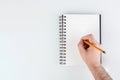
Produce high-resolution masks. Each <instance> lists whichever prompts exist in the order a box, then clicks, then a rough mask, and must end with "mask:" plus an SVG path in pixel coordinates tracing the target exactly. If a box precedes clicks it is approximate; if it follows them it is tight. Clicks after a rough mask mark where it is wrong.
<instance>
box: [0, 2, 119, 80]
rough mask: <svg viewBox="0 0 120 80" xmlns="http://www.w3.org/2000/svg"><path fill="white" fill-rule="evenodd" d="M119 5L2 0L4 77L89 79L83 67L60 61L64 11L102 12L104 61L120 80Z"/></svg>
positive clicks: (0, 63)
mask: <svg viewBox="0 0 120 80" xmlns="http://www.w3.org/2000/svg"><path fill="white" fill-rule="evenodd" d="M119 7H120V1H119V0H1V1H0V80H83V79H85V78H84V76H85V74H84V72H83V75H79V72H80V69H79V67H74V66H73V67H60V66H58V65H57V63H58V55H59V54H58V53H59V48H58V46H59V45H58V44H59V41H58V37H59V36H58V35H59V34H58V16H59V15H60V14H62V13H101V14H102V43H103V44H102V46H103V48H104V49H105V50H106V51H107V54H106V55H103V65H104V67H105V69H106V70H107V71H108V72H109V74H110V75H111V76H112V77H113V79H114V80H120V62H119V60H120V53H119V52H120V47H119V45H120V36H119V34H120V9H119ZM82 76H83V77H82ZM86 77H88V76H86ZM86 79H88V80H89V77H88V78H86Z"/></svg>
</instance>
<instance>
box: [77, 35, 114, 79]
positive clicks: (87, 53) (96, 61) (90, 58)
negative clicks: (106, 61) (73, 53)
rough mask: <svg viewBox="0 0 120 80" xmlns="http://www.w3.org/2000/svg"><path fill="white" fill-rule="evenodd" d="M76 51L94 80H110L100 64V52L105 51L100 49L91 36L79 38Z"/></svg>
mask: <svg viewBox="0 0 120 80" xmlns="http://www.w3.org/2000/svg"><path fill="white" fill-rule="evenodd" d="M78 49H79V52H80V54H81V56H82V58H83V60H84V62H85V63H86V64H87V66H88V68H89V69H90V71H91V72H92V74H93V76H94V78H95V80H112V78H111V77H110V76H109V75H108V73H107V72H106V71H105V69H104V68H103V67H102V65H101V63H100V52H103V53H105V51H103V50H102V49H101V46H100V44H99V43H98V42H97V41H96V40H95V38H94V36H93V35H92V34H89V35H86V36H84V37H82V38H81V40H80V42H79V44H78Z"/></svg>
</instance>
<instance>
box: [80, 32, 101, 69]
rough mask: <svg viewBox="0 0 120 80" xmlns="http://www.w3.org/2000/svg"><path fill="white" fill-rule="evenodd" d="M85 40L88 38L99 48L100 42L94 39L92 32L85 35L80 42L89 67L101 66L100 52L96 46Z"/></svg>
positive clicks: (84, 58)
mask: <svg viewBox="0 0 120 80" xmlns="http://www.w3.org/2000/svg"><path fill="white" fill-rule="evenodd" d="M83 40H88V41H89V42H90V43H92V44H94V45H95V46H96V47H99V48H100V44H99V43H98V42H97V41H96V40H95V39H94V36H93V35H92V34H89V35H86V36H83V37H82V38H81V40H80V42H79V44H78V48H79V52H80V54H81V56H82V58H83V60H84V61H85V63H86V64H87V65H88V67H89V68H91V67H92V68H94V67H98V66H100V52H99V51H98V50H96V49H95V48H93V47H91V46H88V45H87V44H85V43H83ZM86 45H87V46H86Z"/></svg>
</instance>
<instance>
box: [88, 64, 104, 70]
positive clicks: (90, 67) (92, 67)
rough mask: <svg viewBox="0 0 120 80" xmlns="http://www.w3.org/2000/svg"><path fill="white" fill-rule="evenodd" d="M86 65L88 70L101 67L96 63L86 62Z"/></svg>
mask: <svg viewBox="0 0 120 80" xmlns="http://www.w3.org/2000/svg"><path fill="white" fill-rule="evenodd" d="M87 65H88V68H89V69H90V70H93V69H96V68H100V67H102V66H101V64H96V65H92V64H87Z"/></svg>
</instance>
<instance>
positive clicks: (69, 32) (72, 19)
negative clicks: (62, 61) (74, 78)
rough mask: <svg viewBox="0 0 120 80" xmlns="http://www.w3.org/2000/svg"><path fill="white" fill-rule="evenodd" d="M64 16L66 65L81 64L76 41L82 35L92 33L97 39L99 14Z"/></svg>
mask: <svg viewBox="0 0 120 80" xmlns="http://www.w3.org/2000/svg"><path fill="white" fill-rule="evenodd" d="M64 16H66V65H68V66H72V65H79V66H83V67H84V65H85V63H84V62H83V60H82V58H81V55H80V53H79V50H78V46H77V45H78V43H79V41H80V39H81V37H82V36H84V35H87V34H93V35H94V36H95V38H96V39H97V41H99V36H100V33H99V31H100V30H99V29H100V28H99V14H65V15H64Z"/></svg>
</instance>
